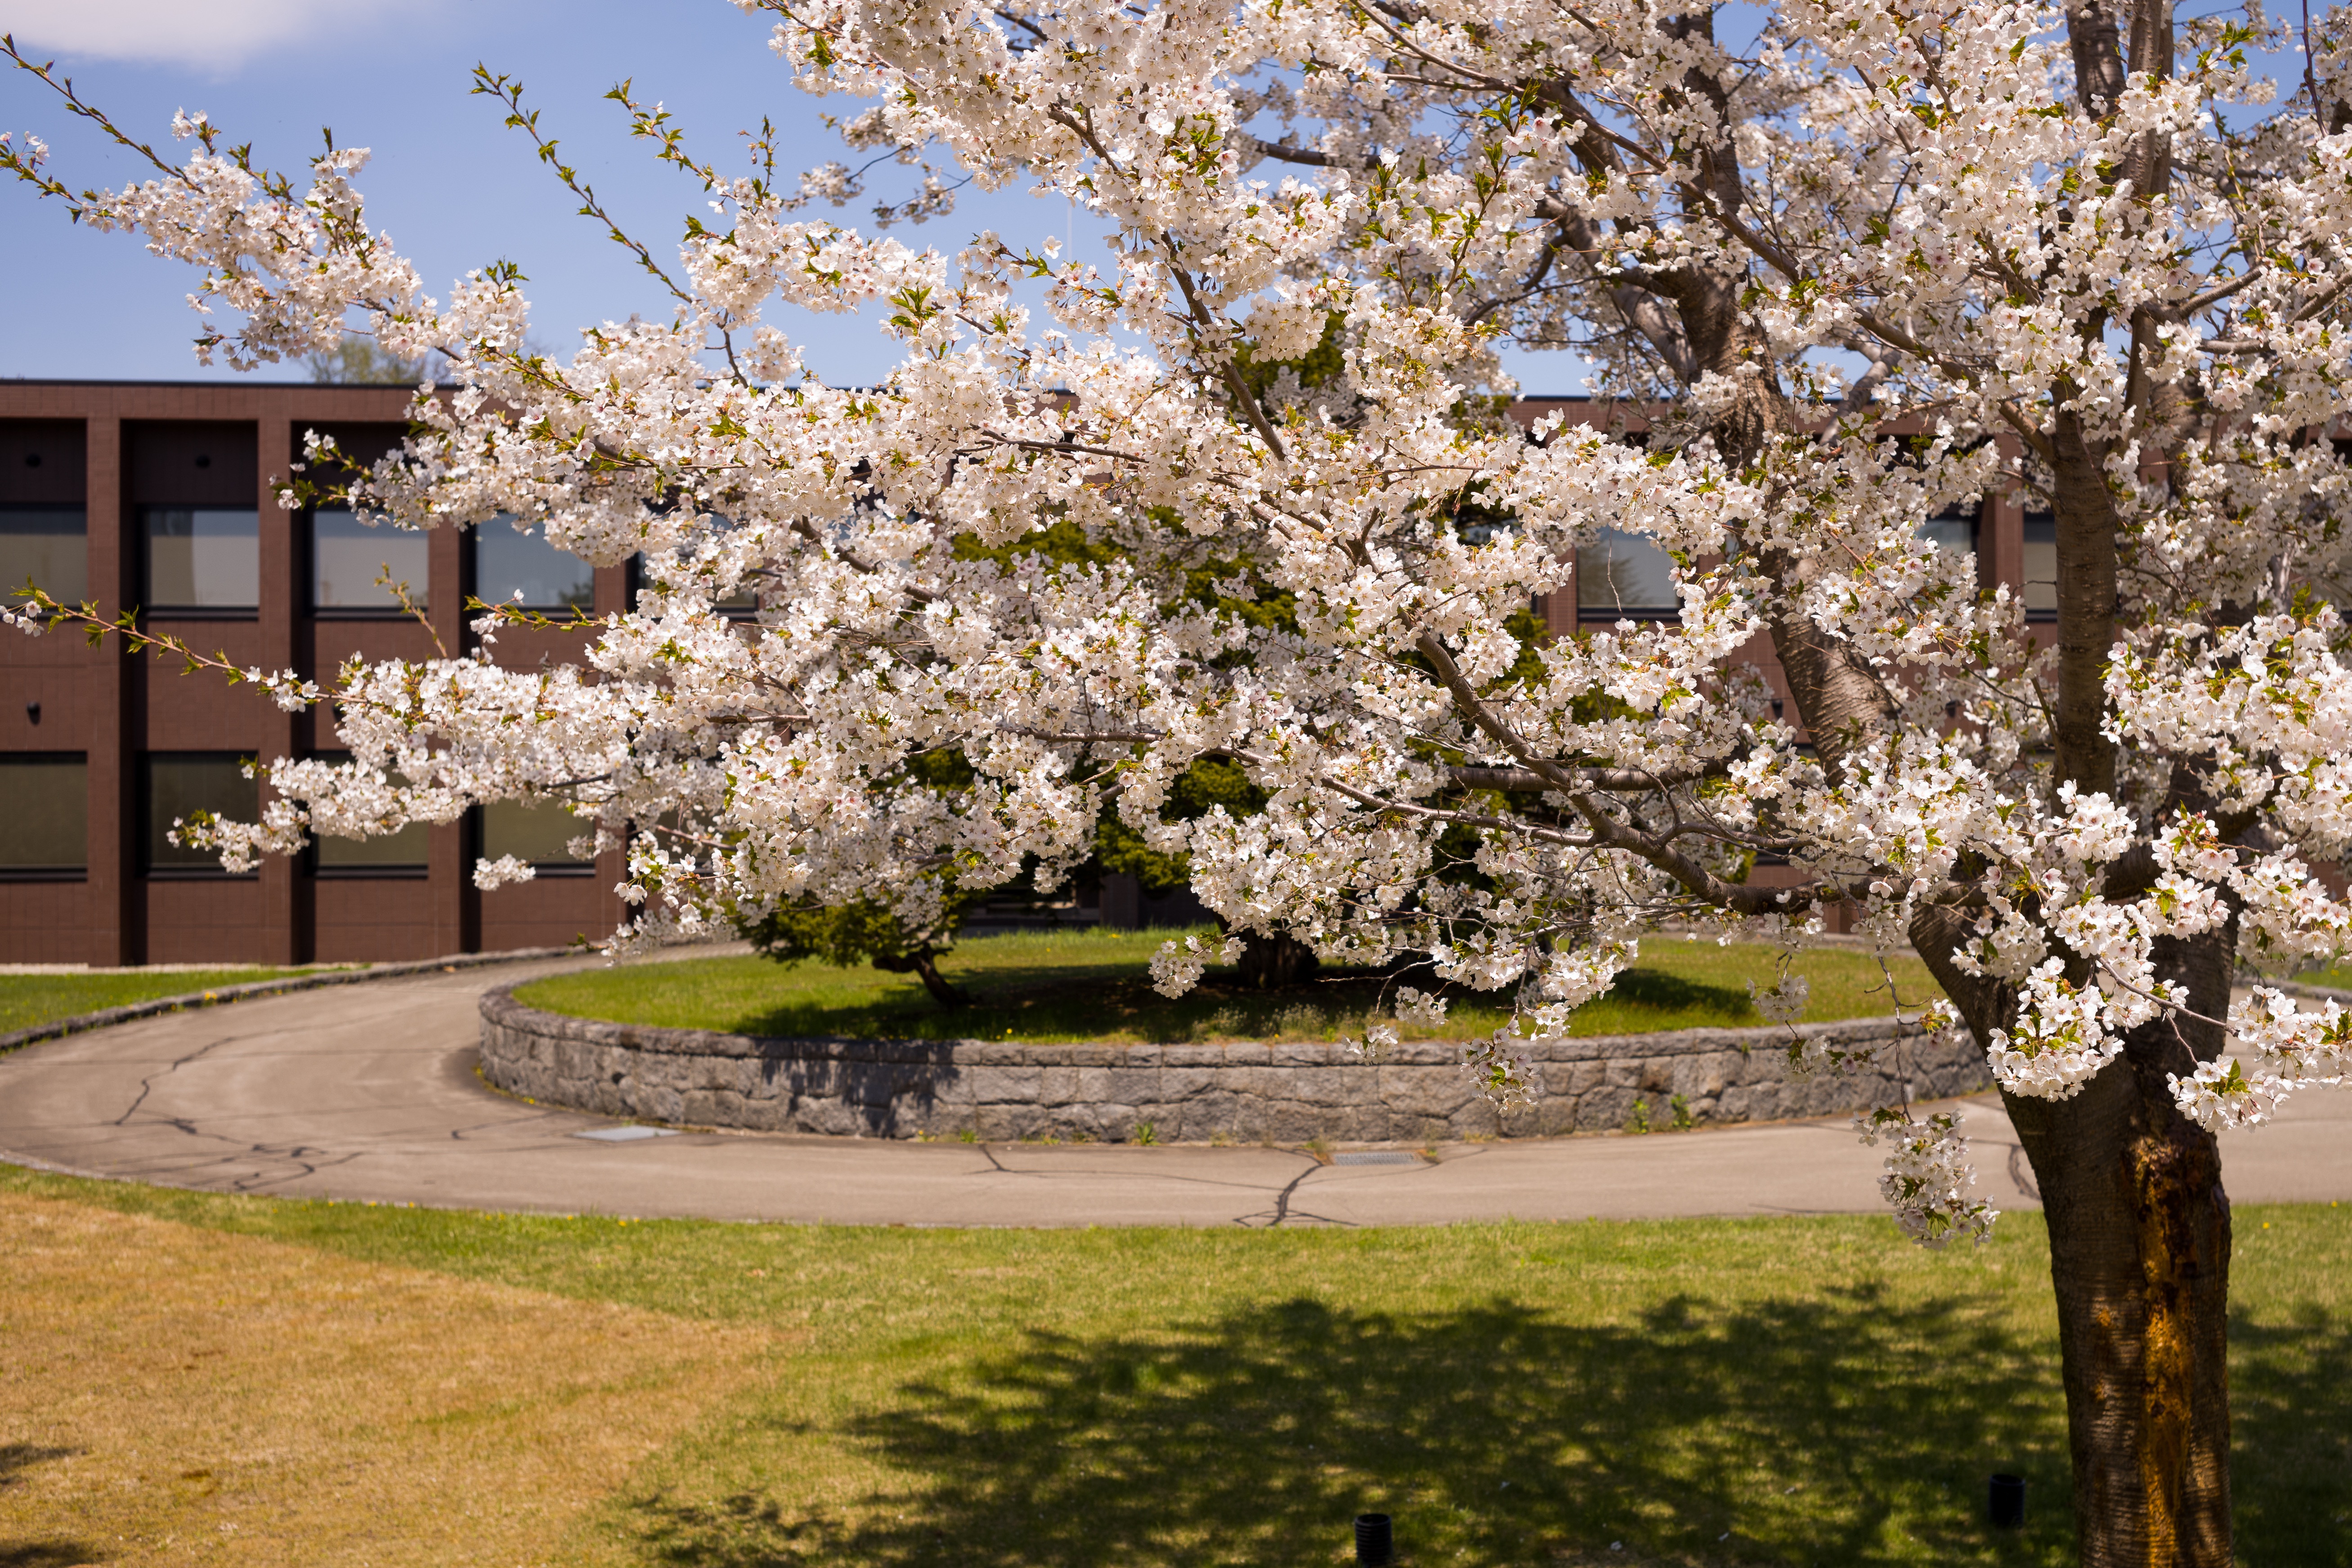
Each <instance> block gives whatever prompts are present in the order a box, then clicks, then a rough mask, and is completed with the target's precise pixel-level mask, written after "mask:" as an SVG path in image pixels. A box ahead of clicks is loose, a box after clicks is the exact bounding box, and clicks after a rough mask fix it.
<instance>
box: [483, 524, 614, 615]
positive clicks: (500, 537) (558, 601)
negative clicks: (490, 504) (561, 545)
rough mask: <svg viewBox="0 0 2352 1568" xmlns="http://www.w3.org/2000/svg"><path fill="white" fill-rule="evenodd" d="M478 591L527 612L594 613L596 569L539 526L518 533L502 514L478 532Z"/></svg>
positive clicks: (487, 599)
mask: <svg viewBox="0 0 2352 1568" xmlns="http://www.w3.org/2000/svg"><path fill="white" fill-rule="evenodd" d="M474 593H475V595H477V596H478V597H479V598H481V599H482V600H484V601H485V602H487V603H489V604H492V605H521V606H522V607H523V608H524V609H526V610H593V609H594V608H595V607H596V569H595V568H594V567H593V566H591V565H589V564H588V563H586V562H585V561H583V560H581V559H580V557H578V556H577V555H574V554H572V552H570V551H567V550H558V549H557V548H556V547H555V546H554V545H552V544H550V543H549V542H547V535H546V534H545V533H544V532H543V531H541V530H540V529H538V528H533V529H532V530H531V531H530V532H528V533H518V532H516V531H515V527H514V519H512V518H510V517H509V516H508V515H507V514H506V513H505V512H500V513H499V514H498V516H496V517H494V518H492V519H490V521H488V522H484V523H478V524H477V525H476V526H475V529H474Z"/></svg>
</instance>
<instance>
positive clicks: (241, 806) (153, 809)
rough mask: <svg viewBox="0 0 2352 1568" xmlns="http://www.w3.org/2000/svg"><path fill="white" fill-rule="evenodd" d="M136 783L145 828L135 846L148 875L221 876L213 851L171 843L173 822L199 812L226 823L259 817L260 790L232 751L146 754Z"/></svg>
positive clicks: (218, 861)
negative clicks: (139, 787) (206, 813)
mask: <svg viewBox="0 0 2352 1568" xmlns="http://www.w3.org/2000/svg"><path fill="white" fill-rule="evenodd" d="M141 784H142V789H141V795H142V797H143V803H144V804H143V807H142V818H143V820H144V822H145V826H146V832H145V834H144V835H143V836H142V837H143V840H144V842H143V843H142V846H141V847H142V851H143V855H144V866H145V868H146V870H147V871H148V872H149V873H150V874H151V875H162V876H166V877H174V876H177V877H201V876H208V875H209V876H221V875H226V873H224V872H223V871H222V870H221V863H220V856H219V854H218V853H217V852H216V851H215V850H211V849H196V848H192V847H188V846H186V845H182V844H174V843H173V842H172V825H173V823H174V822H184V821H186V820H188V819H189V818H190V817H192V816H194V815H195V814H196V813H197V812H199V811H209V812H211V813H212V814H213V815H214V816H218V817H223V818H226V820H228V821H231V822H252V821H255V820H256V819H257V818H258V817H259V816H260V815H261V786H260V784H258V783H257V782H256V781H255V780H253V779H250V778H247V776H246V773H245V761H244V759H243V758H241V757H239V756H238V755H237V754H236V752H148V753H147V756H146V776H145V777H144V778H143V779H142V781H141Z"/></svg>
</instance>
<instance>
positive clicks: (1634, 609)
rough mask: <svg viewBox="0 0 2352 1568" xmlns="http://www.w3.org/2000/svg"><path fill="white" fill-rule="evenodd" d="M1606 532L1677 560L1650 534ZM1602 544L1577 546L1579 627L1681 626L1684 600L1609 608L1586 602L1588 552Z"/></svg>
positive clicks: (1577, 614)
mask: <svg viewBox="0 0 2352 1568" xmlns="http://www.w3.org/2000/svg"><path fill="white" fill-rule="evenodd" d="M1604 532H1605V533H1606V534H1613V535H1615V536H1617V537H1619V538H1621V539H1632V540H1637V541H1639V542H1642V543H1643V544H1646V545H1648V546H1649V547H1650V548H1651V549H1653V550H1654V551H1656V552H1658V553H1659V554H1661V555H1663V556H1665V557H1666V559H1667V562H1668V563H1669V564H1671V563H1672V562H1673V559H1674V557H1673V556H1672V554H1670V553H1669V552H1667V550H1666V547H1665V546H1664V545H1663V544H1660V543H1659V542H1657V541H1656V540H1654V539H1653V538H1651V537H1650V536H1649V535H1648V534H1646V533H1635V532H1633V531H1631V530H1629V529H1622V528H1612V529H1608V530H1605V531H1604ZM1596 542H1599V541H1598V540H1597V539H1596V540H1593V541H1589V542H1585V543H1580V544H1579V545H1578V546H1577V551H1576V623H1577V625H1579V626H1615V625H1616V624H1617V623H1618V622H1620V621H1632V622H1634V623H1635V624H1637V625H1648V626H1661V625H1668V624H1675V625H1679V624H1680V623H1681V621H1682V618H1683V606H1682V602H1681V600H1680V599H1676V600H1675V603H1674V605H1672V606H1671V607H1669V606H1667V605H1615V606H1611V605H1587V604H1586V603H1585V602H1584V552H1585V551H1586V550H1587V549H1589V548H1591V544H1592V543H1596Z"/></svg>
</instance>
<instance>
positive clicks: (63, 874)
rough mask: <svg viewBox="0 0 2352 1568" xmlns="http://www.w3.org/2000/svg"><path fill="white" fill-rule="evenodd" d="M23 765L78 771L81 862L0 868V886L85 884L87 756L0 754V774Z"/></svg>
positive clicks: (87, 803)
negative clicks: (58, 765) (54, 765)
mask: <svg viewBox="0 0 2352 1568" xmlns="http://www.w3.org/2000/svg"><path fill="white" fill-rule="evenodd" d="M17 763H70V764H72V765H73V766H76V767H79V768H80V769H81V782H82V796H81V800H82V807H81V810H82V816H81V861H80V863H79V865H73V866H68V865H62V864H60V865H56V866H7V865H0V882H87V881H89V752H0V770H5V769H6V768H7V767H9V766H11V765H12V764H17Z"/></svg>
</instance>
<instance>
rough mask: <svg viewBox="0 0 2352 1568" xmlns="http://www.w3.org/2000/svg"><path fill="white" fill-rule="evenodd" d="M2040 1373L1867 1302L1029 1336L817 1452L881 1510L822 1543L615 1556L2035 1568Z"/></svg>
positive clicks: (2049, 1531) (734, 1542)
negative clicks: (1398, 1556)
mask: <svg viewBox="0 0 2352 1568" xmlns="http://www.w3.org/2000/svg"><path fill="white" fill-rule="evenodd" d="M2053 1362H2054V1358H2053V1355H2052V1353H2051V1352H2050V1350H2049V1348H2048V1347H2047V1346H2045V1345H2042V1344H2040V1343H2034V1342H2021V1341H2020V1340H2019V1339H2018V1338H2017V1337H2016V1336H2015V1335H2014V1334H2012V1333H2011V1331H2009V1330H2008V1329H2007V1328H2006V1327H2004V1326H2002V1325H2001V1324H2000V1322H1999V1321H1998V1320H1996V1319H1994V1318H1993V1317H1991V1316H1990V1315H1989V1314H1988V1313H1987V1312H1986V1310H1984V1308H1983V1306H1982V1304H1981V1303H1980V1302H1979V1301H1977V1300H1971V1299H1968V1298H1963V1297H1958V1296H1953V1297H1947V1298H1943V1299H1938V1300H1927V1301H1924V1302H1921V1301H1916V1300H1906V1301H1897V1300H1892V1299H1889V1298H1888V1297H1886V1296H1885V1295H1883V1294H1882V1293H1880V1292H1878V1291H1877V1290H1875V1289H1853V1290H1842V1291H1831V1292H1826V1293H1824V1294H1823V1295H1822V1296H1821V1297H1818V1298H1815V1299H1812V1300H1787V1301H1773V1302H1767V1303H1762V1304H1749V1305H1744V1306H1739V1307H1735V1308H1721V1307H1713V1306H1709V1305H1706V1304H1704V1303H1701V1302H1697V1301H1694V1300H1669V1301H1667V1302H1664V1303H1663V1304H1661V1305H1658V1306H1656V1307H1654V1308H1653V1309H1652V1310H1648V1311H1646V1312H1643V1313H1641V1314H1640V1315H1639V1316H1631V1315H1629V1316H1628V1317H1627V1318H1626V1319H1624V1320H1623V1321H1618V1322H1614V1323H1608V1324H1603V1325H1599V1326H1586V1325H1577V1324H1570V1323H1564V1322H1561V1321H1557V1319H1556V1318H1555V1317H1553V1316H1552V1315H1549V1314H1548V1313H1546V1312H1543V1311H1540V1310H1535V1309H1531V1308H1528V1307H1526V1306H1522V1305H1519V1304H1517V1303H1515V1302H1512V1301H1508V1300H1503V1301H1496V1302H1495V1303H1493V1304H1490V1305H1487V1306H1485V1307H1480V1308H1475V1309H1470V1310H1453V1311H1444V1312H1430V1313H1423V1314H1388V1313H1375V1312H1356V1311H1350V1310H1344V1309H1340V1308H1335V1307H1332V1306H1330V1305H1328V1304H1326V1303H1324V1302H1321V1301H1317V1300H1288V1301H1283V1302H1278V1303H1275V1304H1270V1305H1265V1306H1261V1307H1253V1308H1250V1309H1246V1310H1240V1311H1236V1312H1234V1313H1231V1314H1229V1315H1227V1316H1225V1317H1223V1318H1221V1319H1218V1320H1215V1321H1208V1322H1204V1323H1202V1324H1200V1325H1199V1326H1198V1327H1197V1328H1196V1329H1195V1330H1193V1331H1190V1332H1183V1333H1167V1334H1159V1335H1153V1336H1150V1337H1144V1336H1125V1335H1118V1334H1105V1335H1100V1336H1091V1335H1071V1334H1060V1333H1047V1332H1034V1333H1031V1334H1028V1335H1026V1336H1024V1338H1023V1339H1022V1340H1021V1341H1019V1342H1015V1343H1013V1344H1009V1345H1006V1346H1004V1347H1003V1348H1002V1349H1001V1350H997V1351H994V1352H988V1353H985V1354H982V1355H981V1356H978V1357H975V1358H972V1359H971V1360H968V1361H963V1362H961V1363H954V1364H952V1365H951V1366H950V1368H948V1369H946V1370H943V1371H942V1372H941V1373H938V1374H936V1375H934V1376H930V1377H927V1378H925V1379H921V1380H918V1381H914V1382H911V1383H908V1384H904V1385H902V1387H901V1388H900V1389H899V1391H898V1398H897V1399H896V1400H895V1401H893V1402H892V1404H891V1405H890V1406H889V1407H888V1408H884V1409H877V1410H873V1411H869V1412H867V1413H866V1414H865V1415H860V1416H858V1417H856V1418H855V1419H854V1420H852V1421H850V1422H848V1423H846V1424H845V1427H844V1428H843V1429H842V1430H841V1431H840V1432H839V1433H838V1434H837V1435H836V1436H837V1437H838V1438H840V1439H845V1440H846V1442H847V1443H848V1444H849V1445H850V1446H852V1447H856V1448H861V1449H863V1450H864V1451H865V1452H866V1454H867V1455H868V1456H869V1457H870V1458H874V1459H876V1460H879V1461H881V1462H883V1463H884V1464H886V1465H887V1466H888V1467H890V1468H892V1469H894V1470H896V1471H898V1473H900V1474H902V1475H904V1476H906V1477H907V1478H908V1482H907V1485H906V1488H905V1489H903V1490H893V1491H890V1492H887V1493H877V1495H875V1496H873V1497H871V1498H868V1499H867V1500H865V1502H863V1503H862V1504H860V1505H857V1506H856V1507H853V1508H851V1509H848V1510H843V1511H842V1512H840V1513H838V1514H832V1513H826V1512H821V1511H815V1510H808V1509H805V1508H799V1507H796V1505H794V1504H793V1502H791V1501H790V1500H787V1498H788V1493H789V1489H790V1487H791V1484H792V1483H791V1481H790V1480H784V1481H782V1483H781V1485H780V1487H779V1489H778V1491H777V1492H776V1493H774V1494H773V1495H769V1496H753V1495H750V1494H742V1495H738V1496H736V1497H733V1498H730V1499H726V1500H717V1501H706V1502H689V1501H687V1500H680V1499H677V1498H673V1497H666V1496H656V1497H652V1498H640V1499H639V1500H636V1501H635V1503H634V1504H633V1505H632V1507H631V1509H630V1510H629V1513H630V1517H629V1518H628V1519H627V1520H626V1521H625V1528H626V1529H627V1531H629V1532H630V1533H632V1534H635V1536H636V1537H637V1540H638V1542H639V1548H640V1551H641V1552H642V1553H643V1555H644V1557H645V1558H646V1559H648V1560H650V1561H654V1562H659V1563H694V1564H698V1565H702V1568H751V1565H753V1564H779V1563H817V1562H823V1563H828V1564H835V1563H838V1564H874V1565H877V1568H884V1565H888V1568H896V1565H900V1564H917V1563H925V1564H929V1563H1002V1564H1006V1565H1012V1564H1022V1565H1027V1568H1098V1565H1102V1564H1109V1563H1120V1564H1131V1563H1132V1564H1139V1563H1244V1562H1246V1563H1326V1562H1335V1561H1341V1560H1344V1557H1345V1547H1346V1542H1347V1537H1348V1529H1349V1518H1350V1517H1351V1516H1352V1515H1353V1514H1355V1513H1356V1512H1358V1511H1360V1510H1382V1511H1386V1512H1389V1513H1391V1514H1392V1515H1394V1516H1395V1519H1396V1530H1397V1535H1398V1541H1399V1547H1400V1552H1402V1554H1403V1555H1404V1556H1405V1559H1406V1561H1407V1562H1409V1563H1410V1562H1419V1563H1437V1562H1441V1561H1444V1562H1452V1561H1456V1560H1458V1561H1461V1562H1464V1563H1582V1562H1587V1561H1591V1562H1595V1563H1629V1562H1641V1561H1644V1560H1665V1561H1673V1562H1689V1563H1730V1562H1755V1561H1785V1562H1791V1563H1824V1564H1826V1563H1969V1562H1984V1563H2051V1564H2056V1563H2062V1562H2063V1561H2066V1560H2068V1559H2069V1558H2070V1557H2071V1552H2072V1526H2071V1520H2070V1519H2069V1517H2068V1515H2067V1510H2066V1508H2065V1505H2064V1501H2063V1500H2064V1498H2065V1495H2066V1492H2065V1483H2066V1450H2065V1437H2064V1429H2063V1419H2062V1416H2061V1413H2060V1402H2059V1401H2060V1396H2059V1392H2058V1387H2057V1378H2056V1373H2055V1367H2054V1364H2053ZM1995 1469H2010V1470H2015V1471H2018V1472H2020V1473H2021V1474H2023V1475H2025V1476H2026V1477H2027V1479H2028V1482H2029V1485H2030V1487H2031V1489H2032V1496H2033V1499H2034V1503H2035V1507H2034V1516H2033V1519H2032V1523H2031V1525H2030V1527H2029V1529H2028V1530H2027V1531H2026V1532H2025V1533H2024V1534H2023V1536H2022V1537H2008V1538H2005V1539H2000V1540H1996V1539H1994V1538H1993V1537H1992V1535H1991V1532H1990V1531H1989V1530H1988V1529H1987V1528H1986V1527H1985V1525H1984V1524H1983V1522H1982V1510H1983V1508H1984V1500H1983V1489H1984V1485H1985V1477H1986V1476H1987V1474H1989V1473H1990V1472H1991V1471H1992V1470H1995ZM1612 1543H1622V1546H1615V1545H1613V1544H1612Z"/></svg>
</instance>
